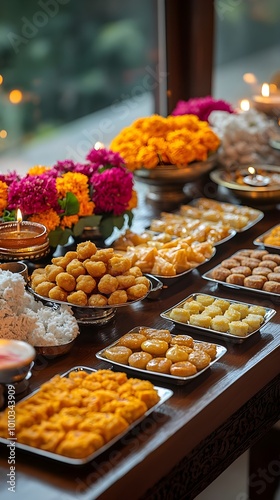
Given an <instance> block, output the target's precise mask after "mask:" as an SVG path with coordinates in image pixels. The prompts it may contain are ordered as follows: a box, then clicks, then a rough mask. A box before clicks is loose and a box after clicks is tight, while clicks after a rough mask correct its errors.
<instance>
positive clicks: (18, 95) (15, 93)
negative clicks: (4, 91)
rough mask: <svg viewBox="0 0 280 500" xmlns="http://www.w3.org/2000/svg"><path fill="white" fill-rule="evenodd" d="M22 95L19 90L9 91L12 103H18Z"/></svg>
mask: <svg viewBox="0 0 280 500" xmlns="http://www.w3.org/2000/svg"><path fill="white" fill-rule="evenodd" d="M22 98H23V95H22V92H21V90H18V89H14V90H11V92H10V93H9V100H10V102H11V103H12V104H18V103H20V102H21V101H22Z"/></svg>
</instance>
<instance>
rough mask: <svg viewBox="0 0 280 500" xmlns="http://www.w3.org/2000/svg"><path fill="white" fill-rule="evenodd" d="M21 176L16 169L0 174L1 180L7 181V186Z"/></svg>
mask: <svg viewBox="0 0 280 500" xmlns="http://www.w3.org/2000/svg"><path fill="white" fill-rule="evenodd" d="M19 180H20V176H19V174H18V173H17V172H16V171H15V170H14V171H13V172H9V173H8V174H0V181H2V182H5V183H6V184H7V186H10V184H12V183H13V182H14V181H19Z"/></svg>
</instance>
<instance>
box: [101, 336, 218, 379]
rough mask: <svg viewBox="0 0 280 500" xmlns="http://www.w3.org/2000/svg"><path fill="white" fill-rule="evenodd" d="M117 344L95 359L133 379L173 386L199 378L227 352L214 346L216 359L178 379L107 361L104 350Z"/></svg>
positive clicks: (102, 350)
mask: <svg viewBox="0 0 280 500" xmlns="http://www.w3.org/2000/svg"><path fill="white" fill-rule="evenodd" d="M140 328H141V327H140V326H136V327H135V328H133V329H132V330H130V331H129V332H127V333H139V329H140ZM173 336H174V335H173ZM195 342H199V340H195ZM117 344H118V341H116V342H113V343H112V344H110V345H108V346H106V347H105V348H104V349H101V350H100V351H99V352H97V353H96V357H97V359H100V360H101V361H106V362H107V363H110V364H111V365H113V366H116V367H119V368H122V369H123V370H125V371H128V372H130V373H131V374H133V376H135V377H138V376H139V377H144V378H150V379H155V380H158V381H159V382H169V383H173V384H177V385H182V384H186V383H187V382H189V381H191V380H194V379H196V378H197V377H199V376H200V375H201V374H202V373H204V372H205V371H206V370H208V369H209V368H211V366H213V365H214V364H215V363H216V362H217V361H218V360H219V359H220V358H221V357H222V356H223V355H224V354H225V353H226V351H227V349H226V348H225V347H224V346H221V345H218V344H216V348H217V354H216V357H215V359H213V360H212V361H211V362H210V364H209V365H208V366H207V367H206V368H204V369H203V370H200V371H198V372H197V373H196V374H195V375H190V376H189V377H178V376H175V375H169V374H167V373H157V372H152V371H149V370H143V369H140V368H134V367H133V366H129V365H125V364H123V363H117V362H116V361H112V360H109V359H107V358H106V357H105V356H104V352H105V350H106V349H108V348H109V347H113V346H115V345H117Z"/></svg>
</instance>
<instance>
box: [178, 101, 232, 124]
mask: <svg viewBox="0 0 280 500" xmlns="http://www.w3.org/2000/svg"><path fill="white" fill-rule="evenodd" d="M212 111H226V112H227V113H234V109H233V108H232V106H231V104H230V103H228V102H227V101H223V100H222V99H214V98H213V97H211V96H206V97H195V98H192V99H189V100H188V101H178V102H177V104H176V107H175V109H174V110H173V111H172V113H171V114H172V115H173V116H178V115H196V116H198V118H199V119H200V120H205V121H208V118H209V115H210V114H211V113H212Z"/></svg>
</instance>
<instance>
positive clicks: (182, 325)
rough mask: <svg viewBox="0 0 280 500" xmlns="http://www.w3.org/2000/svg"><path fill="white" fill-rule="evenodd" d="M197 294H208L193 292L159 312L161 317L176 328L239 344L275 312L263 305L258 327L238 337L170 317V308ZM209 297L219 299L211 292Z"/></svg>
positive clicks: (179, 305)
mask: <svg viewBox="0 0 280 500" xmlns="http://www.w3.org/2000/svg"><path fill="white" fill-rule="evenodd" d="M198 295H203V296H207V295H208V296H209V295H210V294H204V293H193V294H191V295H189V296H188V297H186V298H185V299H184V300H181V301H180V302H178V304H176V305H174V306H173V307H170V308H169V309H167V310H166V311H164V312H163V313H161V317H162V318H164V319H167V320H169V321H172V322H173V323H174V324H175V325H176V326H177V327H178V328H180V329H182V330H185V331H188V330H190V328H191V329H193V330H198V331H200V333H201V334H203V335H206V336H210V337H215V338H219V339H220V340H229V341H231V342H235V343H238V344H240V343H242V342H244V340H246V339H248V338H249V337H251V336H252V335H254V334H255V333H257V332H258V331H259V330H260V328H262V327H263V326H264V325H266V323H268V321H270V320H271V318H272V317H273V316H274V315H275V314H276V311H275V310H274V309H270V308H269V307H265V310H266V313H265V316H264V321H263V323H262V324H261V326H260V328H257V329H256V330H254V331H253V332H251V333H248V334H247V335H246V336H244V337H238V336H237V335H233V334H231V333H230V332H220V331H218V330H213V329H211V328H203V327H200V326H196V325H192V324H190V323H189V322H187V323H183V322H181V321H176V320H174V319H173V318H170V313H171V311H172V309H174V308H175V307H183V305H184V304H185V303H186V302H191V301H193V300H196V298H197V296H198ZM211 297H213V299H214V300H215V299H221V297H216V296H214V295H212V294H211ZM222 300H225V301H227V302H229V303H230V304H243V305H247V306H248V307H250V306H255V304H251V303H248V302H240V301H238V300H231V299H222Z"/></svg>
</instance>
